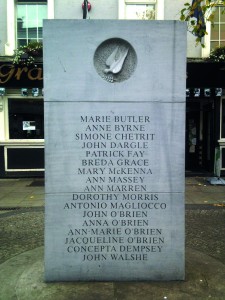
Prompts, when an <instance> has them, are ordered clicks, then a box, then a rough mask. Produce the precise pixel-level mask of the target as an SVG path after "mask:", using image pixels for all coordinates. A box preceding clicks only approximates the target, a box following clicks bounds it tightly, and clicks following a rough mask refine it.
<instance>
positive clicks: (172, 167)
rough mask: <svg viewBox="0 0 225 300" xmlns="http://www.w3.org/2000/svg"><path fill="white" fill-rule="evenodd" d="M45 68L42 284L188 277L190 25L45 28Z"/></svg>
mask: <svg viewBox="0 0 225 300" xmlns="http://www.w3.org/2000/svg"><path fill="white" fill-rule="evenodd" d="M103 28H104V30H102V29H103ZM44 69H45V79H44V80H45V81H44V86H45V147H46V152H45V166H46V171H45V172H46V175H45V176H46V219H45V278H46V281H88V280H89V281H91V280H93V281H94V280H99V281H104V280H105V281H111V280H114V281H120V280H121V281H122V280H127V281H131V280H181V279H184V151H185V150H184V148H185V147H184V142H185V138H184V137H185V130H184V128H185V80H186V27H185V24H183V23H180V22H176V21H156V22H154V21H151V22H147V21H143V22H142V21H105V20H104V21H103V20H101V21H100V20H98V21H97V20H96V21H93V20H92V21H89V20H85V21H83V20H81V21H78V20H67V21H65V20H50V21H45V24H44Z"/></svg>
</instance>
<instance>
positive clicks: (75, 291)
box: [0, 247, 225, 300]
mask: <svg viewBox="0 0 225 300" xmlns="http://www.w3.org/2000/svg"><path fill="white" fill-rule="evenodd" d="M43 256H44V254H43V247H38V248H36V249H33V250H30V251H27V252H24V253H22V254H20V255H17V256H15V257H13V258H11V259H9V260H7V261H6V262H4V263H3V264H1V266H0V267H1V268H0V282H1V289H0V299H3V300H12V299H21V300H37V299H45V300H68V299H69V300H149V299H153V300H161V299H168V300H170V299H171V300H181V299H182V300H186V299H190V300H193V299H221V300H222V299H224V295H225V284H224V280H225V265H224V264H222V263H221V262H219V261H218V260H215V259H214V258H212V257H210V256H208V255H206V254H203V253H201V252H198V251H196V250H193V249H191V248H188V249H187V251H186V279H185V280H184V281H168V282H158V281H149V282H57V283H55V282H54V283H45V282H44V280H43V278H44V266H43V265H44V262H43ZM134 272H135V270H134ZM9 279H10V280H9Z"/></svg>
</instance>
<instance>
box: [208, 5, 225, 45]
mask: <svg viewBox="0 0 225 300" xmlns="http://www.w3.org/2000/svg"><path fill="white" fill-rule="evenodd" d="M224 9H225V7H224V6H217V7H216V8H215V17H214V25H212V26H211V43H210V49H211V50H212V49H215V48H216V47H222V46H224V45H225V14H224V13H223V11H224Z"/></svg>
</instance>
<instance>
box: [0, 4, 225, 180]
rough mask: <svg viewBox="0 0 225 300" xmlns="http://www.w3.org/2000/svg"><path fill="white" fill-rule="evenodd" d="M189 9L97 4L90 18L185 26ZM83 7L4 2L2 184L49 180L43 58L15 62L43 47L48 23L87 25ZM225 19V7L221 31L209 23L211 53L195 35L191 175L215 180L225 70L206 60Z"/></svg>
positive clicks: (223, 147) (224, 169)
mask: <svg viewBox="0 0 225 300" xmlns="http://www.w3.org/2000/svg"><path fill="white" fill-rule="evenodd" d="M185 2H186V1H183V0H176V1H170V0H145V1H143V0H107V1H105V0H90V4H91V7H90V10H89V12H88V17H87V18H90V19H115V20H116V19H140V20H146V21H149V22H150V21H151V20H174V19H179V11H180V10H181V9H182V8H183V5H184V3H185ZM82 3H83V0H81V1H78V0H75V1H74V0H39V1H28V0H27V1H25V0H5V1H1V2H0V11H1V12H2V14H1V15H2V17H1V20H0V177H2V178H6V177H8V178H10V177H20V176H24V177H28V176H31V177H34V176H43V175H44V105H43V99H44V89H43V64H42V53H41V52H40V53H34V54H32V55H33V59H34V61H32V62H30V61H29V59H30V56H29V55H27V54H25V55H22V56H20V60H19V61H15V52H14V51H15V49H18V48H19V47H26V46H27V45H33V46H34V45H35V47H36V46H37V45H38V44H39V43H41V42H42V29H43V19H82V18H83V10H82ZM221 12H222V7H217V8H216V14H215V26H214V27H212V26H211V24H210V23H209V24H206V26H207V31H208V35H207V36H206V37H205V38H204V42H205V45H206V47H205V48H202V47H201V46H200V45H198V46H196V45H195V37H194V36H193V35H192V34H191V33H189V32H187V45H188V46H187V92H186V96H187V113H186V171H187V173H189V172H190V173H192V172H210V173H213V172H214V166H215V165H216V166H217V173H218V172H219V173H220V172H221V174H222V175H223V174H225V95H224V91H225V64H224V63H223V62H222V63H214V62H210V61H207V60H205V59H204V58H206V57H208V56H209V53H210V50H211V49H213V48H214V47H216V46H225V15H223V14H222V13H221ZM84 22H85V20H84ZM103 30H104V29H103ZM96 34H97V33H96ZM153 42H154V41H153ZM31 50H37V49H36V48H35V49H31ZM33 52H35V51H33ZM215 154H216V157H217V159H215ZM218 158H220V160H219V159H218ZM216 162H217V164H216ZM192 174H193V173H192Z"/></svg>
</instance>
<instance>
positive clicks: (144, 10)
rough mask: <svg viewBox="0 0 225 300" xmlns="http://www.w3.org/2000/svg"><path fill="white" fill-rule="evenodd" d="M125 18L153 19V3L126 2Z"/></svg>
mask: <svg viewBox="0 0 225 300" xmlns="http://www.w3.org/2000/svg"><path fill="white" fill-rule="evenodd" d="M126 18H127V19H130V20H132V19H139V20H155V4H133V3H132V4H127V5H126Z"/></svg>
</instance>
